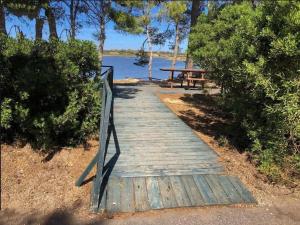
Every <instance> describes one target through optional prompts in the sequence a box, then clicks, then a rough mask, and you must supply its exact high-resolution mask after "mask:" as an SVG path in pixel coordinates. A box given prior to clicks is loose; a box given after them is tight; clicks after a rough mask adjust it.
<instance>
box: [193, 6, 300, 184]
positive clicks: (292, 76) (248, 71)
mask: <svg viewBox="0 0 300 225" xmlns="http://www.w3.org/2000/svg"><path fill="white" fill-rule="evenodd" d="M299 12H300V3H299V2H297V1H262V2H260V3H259V5H258V6H257V7H256V8H253V7H252V5H251V4H250V3H249V2H243V3H241V4H233V5H232V4H229V5H227V6H225V7H224V8H222V9H220V10H219V11H218V12H217V14H216V16H215V17H214V18H209V17H207V16H205V15H201V16H200V18H199V21H198V24H197V25H196V27H195V30H194V33H193V35H192V37H191V42H192V48H191V49H193V51H192V54H193V56H194V60H195V62H197V63H198V64H199V65H201V66H202V67H204V68H206V69H208V70H211V71H213V73H212V75H211V78H212V79H214V80H215V81H216V82H217V83H218V84H219V85H220V86H221V87H222V98H223V99H222V101H223V102H224V108H225V109H227V110H228V111H229V112H230V113H231V115H232V117H233V119H234V121H235V122H237V123H239V124H240V127H241V128H242V129H243V130H245V133H246V135H247V140H248V141H247V142H249V144H248V149H249V150H250V151H252V152H253V153H255V155H256V157H257V159H258V161H259V169H260V170H261V171H262V172H264V173H266V174H267V175H269V176H270V177H271V178H272V179H273V178H274V179H277V178H278V176H279V175H280V173H281V172H280V171H283V170H282V169H278V168H283V167H285V166H287V164H286V163H285V162H286V161H290V162H295V161H296V162H298V165H299V152H300V73H299V69H300V13H299ZM287 158H289V160H286V159H287ZM290 158H292V159H290ZM294 168H295V169H294V170H293V172H292V173H293V175H298V176H299V175H300V168H299V166H298V167H294Z"/></svg>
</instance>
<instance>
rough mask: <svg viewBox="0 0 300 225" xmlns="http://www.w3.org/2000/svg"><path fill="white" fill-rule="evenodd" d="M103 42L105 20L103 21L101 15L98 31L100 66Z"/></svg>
mask: <svg viewBox="0 0 300 225" xmlns="http://www.w3.org/2000/svg"><path fill="white" fill-rule="evenodd" d="M104 42H105V21H104V17H103V18H102V19H101V20H100V33H99V61H100V66H102V60H103V50H104Z"/></svg>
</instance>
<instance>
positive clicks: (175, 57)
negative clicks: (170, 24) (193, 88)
mask: <svg viewBox="0 0 300 225" xmlns="http://www.w3.org/2000/svg"><path fill="white" fill-rule="evenodd" d="M178 48H179V25H178V23H177V24H176V26H175V46H174V55H173V59H172V65H171V68H174V67H175V64H176V60H177V54H178Z"/></svg>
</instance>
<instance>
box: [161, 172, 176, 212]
mask: <svg viewBox="0 0 300 225" xmlns="http://www.w3.org/2000/svg"><path fill="white" fill-rule="evenodd" d="M158 184H159V189H160V195H161V198H162V203H163V206H164V208H174V207H178V204H177V202H176V199H175V195H174V190H173V188H172V184H171V181H170V178H169V177H167V176H163V177H158Z"/></svg>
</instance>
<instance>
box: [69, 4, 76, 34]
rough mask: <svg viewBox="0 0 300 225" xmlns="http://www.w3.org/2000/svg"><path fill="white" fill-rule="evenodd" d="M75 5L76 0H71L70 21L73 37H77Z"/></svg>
mask: <svg viewBox="0 0 300 225" xmlns="http://www.w3.org/2000/svg"><path fill="white" fill-rule="evenodd" d="M74 7H75V5H74V0H71V2H70V23H71V39H75V35H76V34H75V32H76V30H75V26H76V24H75V8H74Z"/></svg>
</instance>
